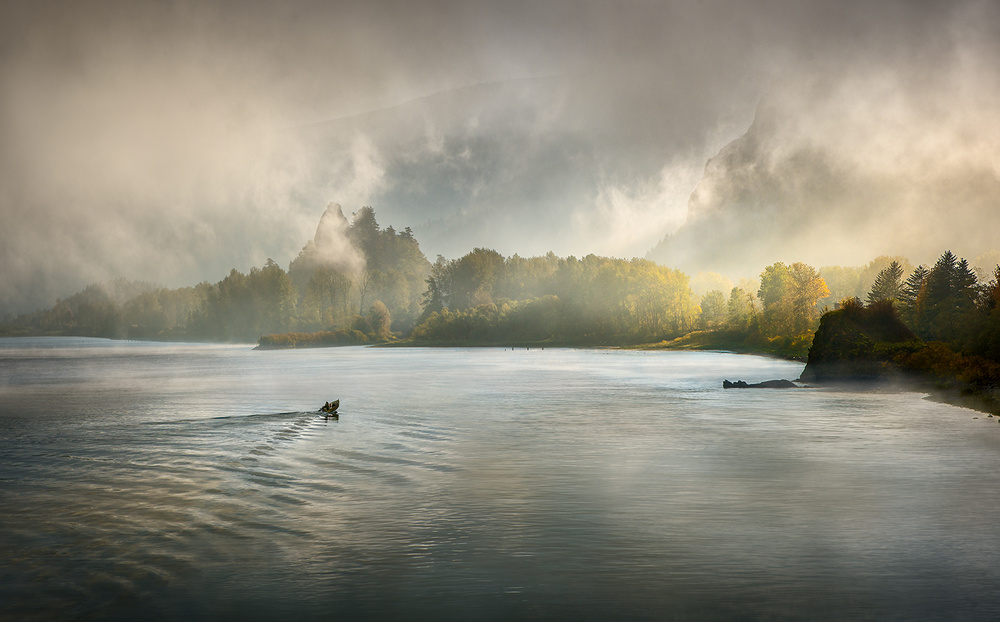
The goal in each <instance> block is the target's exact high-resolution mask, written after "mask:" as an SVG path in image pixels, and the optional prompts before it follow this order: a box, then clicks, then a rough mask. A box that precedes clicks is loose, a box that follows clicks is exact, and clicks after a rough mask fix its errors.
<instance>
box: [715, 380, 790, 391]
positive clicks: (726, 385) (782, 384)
mask: <svg viewBox="0 0 1000 622" xmlns="http://www.w3.org/2000/svg"><path fill="white" fill-rule="evenodd" d="M722 388H723V389H798V388H799V385H797V384H795V383H794V382H792V381H791V380H766V381H764V382H757V383H754V384H749V383H747V382H744V381H743V380H737V381H736V382H729V381H728V380H723V381H722Z"/></svg>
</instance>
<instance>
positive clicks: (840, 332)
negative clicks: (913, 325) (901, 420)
mask: <svg viewBox="0 0 1000 622" xmlns="http://www.w3.org/2000/svg"><path fill="white" fill-rule="evenodd" d="M923 347H924V344H923V342H921V341H920V340H919V339H918V338H917V336H916V335H914V334H913V331H911V330H910V329H909V328H908V327H907V326H906V324H904V323H903V321H902V320H900V319H899V316H898V315H896V311H895V309H894V308H893V306H892V304H890V303H880V304H875V305H872V306H870V307H864V306H862V305H861V304H860V303H856V304H846V305H845V306H843V307H842V308H840V309H838V310H836V311H830V312H828V313H825V314H824V315H823V317H822V318H821V319H820V322H819V329H818V330H817V331H816V335H815V336H814V337H813V343H812V347H810V348H809V358H808V360H807V362H806V367H805V369H804V370H803V371H802V376H801V377H800V378H799V380H801V381H803V382H857V381H878V380H888V379H894V378H898V377H900V376H901V375H903V371H902V369H901V367H900V366H899V365H898V364H897V361H898V360H899V359H900V358H901V357H905V356H906V355H908V354H911V353H913V352H916V351H917V350H920V349H921V348H923Z"/></svg>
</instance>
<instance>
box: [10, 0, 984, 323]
mask: <svg viewBox="0 0 1000 622" xmlns="http://www.w3.org/2000/svg"><path fill="white" fill-rule="evenodd" d="M998 47H1000V7H998V5H997V3H995V2H968V1H966V2H961V1H960V2H951V3H940V2H919V1H906V2H895V1H892V0H887V1H882V2H875V3H872V2H851V1H846V2H845V1H837V2H805V1H794V2H793V1H765V2H713V1H711V0H705V1H701V2H694V1H683V2H653V1H645V0H621V1H614V2H612V1H610V0H608V1H585V0H573V1H570V0H537V1H534V2H517V1H505V2H474V1H473V2H442V1H421V0H411V1H406V2H379V1H367V2H302V1H298V2H297V1H291V2H256V3H255V2H222V1H214V2H213V1H206V2H195V1H192V2H170V1H163V2H94V1H87V0H83V1H73V2H50V1H45V0H41V1H37V2H17V1H14V2H5V3H3V5H2V8H0V222H2V227H0V259H2V261H3V271H2V273H0V313H20V312H24V311H30V310H32V309H35V308H39V307H47V306H50V305H51V304H52V303H53V302H54V301H55V298H56V297H57V296H67V295H70V294H72V293H74V292H75V291H78V290H79V289H81V288H82V287H83V286H85V285H87V284H89V283H93V282H100V281H104V280H109V279H113V278H117V277H126V278H130V279H137V280H144V281H150V282H154V283H159V284H162V285H165V286H169V287H177V286H182V285H190V284H194V283H196V282H199V281H202V280H208V281H212V282H214V281H217V280H219V279H221V278H222V277H223V276H225V274H227V273H228V271H229V269H230V268H237V269H240V270H243V271H246V270H248V269H249V268H250V267H251V266H254V265H256V266H260V265H263V263H264V262H265V261H266V259H267V258H273V259H274V260H276V261H277V262H278V263H279V264H281V265H284V266H287V264H288V261H290V260H291V259H292V258H294V256H295V255H296V253H297V252H298V250H299V249H300V248H301V247H302V245H303V244H304V243H305V242H306V240H308V239H311V238H312V235H313V232H314V231H315V228H316V225H317V223H318V221H319V218H320V216H321V215H322V214H323V211H324V210H325V208H326V206H327V204H329V203H331V202H336V203H339V204H341V205H342V206H343V208H344V212H345V213H346V214H347V215H348V216H350V213H351V212H353V211H355V210H357V209H358V208H360V207H362V206H363V205H371V206H372V207H374V208H375V211H376V214H377V217H378V219H379V222H380V224H382V225H383V226H386V225H392V226H394V227H395V228H396V229H402V228H404V227H406V226H410V227H412V228H413V230H414V232H415V234H416V236H417V239H418V240H419V241H420V242H421V245H422V248H423V250H424V252H425V253H426V254H427V255H428V256H429V258H430V259H432V260H433V259H434V257H435V255H437V254H439V253H440V254H444V255H445V256H447V257H450V258H453V257H457V256H460V255H462V254H464V253H465V252H467V251H469V250H471V249H472V248H474V247H479V246H483V247H490V248H495V249H496V250H498V251H500V252H501V253H504V254H505V255H511V254H514V253H518V254H521V255H523V256H526V255H533V254H541V253H544V252H546V251H548V250H552V251H555V252H556V253H557V254H560V255H569V254H575V255H578V256H581V255H585V254H587V253H591V252H593V253H596V254H603V255H611V256H623V257H631V256H643V255H644V254H646V253H647V252H648V251H649V250H650V249H651V248H653V247H654V246H655V245H656V244H657V242H659V241H660V240H661V239H662V238H663V237H664V236H665V235H667V234H669V233H672V232H673V231H676V230H678V229H679V228H683V227H684V225H685V223H686V222H687V221H688V220H689V219H690V218H691V217H692V213H691V209H692V208H691V204H690V203H689V200H690V197H691V195H692V192H693V191H694V190H695V188H696V187H698V186H699V183H701V182H702V178H703V174H704V171H705V164H706V162H707V161H708V160H709V159H710V158H712V157H713V156H715V155H716V154H718V153H719V151H720V150H721V149H723V148H724V147H726V145H727V144H730V143H731V142H732V141H734V140H737V139H739V138H740V137H741V136H742V135H743V134H744V133H745V132H746V131H747V129H748V128H749V127H750V125H751V123H753V120H754V117H755V113H756V111H757V107H758V104H759V102H761V101H762V100H766V101H770V102H773V103H774V106H775V108H777V109H778V110H779V111H780V114H779V115H778V117H779V119H780V124H781V131H780V132H778V133H777V134H776V136H777V138H775V139H774V140H772V141H771V142H770V143H769V144H770V145H771V148H772V151H771V153H770V155H769V157H771V156H774V157H780V156H781V154H782V153H797V152H800V151H801V150H802V148H803V146H807V147H816V149H818V150H819V151H821V152H823V154H825V155H823V156H822V157H827V158H829V159H830V161H833V162H848V163H849V165H850V167H853V168H854V169H858V168H859V167H860V168H864V169H865V170H870V171H874V172H875V173H873V174H877V175H881V176H883V177H884V178H885V179H893V180H896V182H894V183H896V186H895V187H894V188H895V189H894V190H893V192H894V193H895V194H893V192H890V193H889V194H887V195H886V196H891V197H896V196H897V195H899V196H902V195H901V194H900V193H901V192H902V190H900V187H901V185H905V184H908V183H910V182H911V181H912V180H913V179H917V178H919V179H923V178H925V177H926V175H925V173H926V172H927V171H929V170H936V169H937V168H938V167H940V166H942V165H943V166H945V167H946V168H947V167H952V168H953V169H954V170H961V171H967V169H968V167H970V166H971V167H973V168H975V171H976V172H975V174H976V175H980V176H985V177H986V178H987V179H988V180H992V179H993V178H995V177H997V176H998V175H1000V155H998V149H1000V135H998V133H1000V131H998V127H1000V121H997V120H998V119H1000V115H998V114H997V113H998V112H1000V103H998V102H1000V97H998V95H1000V75H998V63H1000V61H997V60H996V59H998V58H1000V49H998ZM775 154H777V155H775ZM962 174H965V173H964V172H963V173H962ZM970 174H971V173H970ZM880 179H881V177H880ZM960 179H964V178H963V177H962V175H959V174H956V175H954V176H952V177H949V178H948V183H952V184H956V183H960V182H959V181H956V180H960ZM973 185H975V184H973ZM977 187H978V186H977ZM984 187H988V188H992V186H991V185H990V184H989V183H987V184H986V185H985V186H984ZM919 189H920V187H918V190H919ZM910 192H911V194H912V192H913V190H912V189H911V190H910ZM705 193H706V190H705V188H704V187H702V191H701V195H702V196H705ZM897 202H898V203H900V204H902V203H905V202H906V201H902V199H900V200H899V201H897V200H896V199H895V198H893V199H892V200H890V201H887V202H885V203H884V204H883V206H882V207H883V208H884V207H885V205H890V204H893V205H894V204H895V203H897ZM981 203H982V205H984V206H986V207H976V208H975V209H976V210H986V211H985V212H983V213H982V214H981V215H982V216H983V217H984V218H986V219H987V223H989V224H991V223H992V222H993V221H991V220H989V218H992V217H994V215H995V212H997V211H1000V209H993V208H991V207H989V205H990V203H989V202H988V201H987V202H981ZM921 205H922V203H921V202H920V201H917V200H913V201H909V202H908V203H907V206H908V207H907V209H909V210H910V211H909V212H908V213H909V214H910V215H911V216H912V214H914V213H919V210H920V209H924V208H922V207H921ZM977 205H980V203H977ZM993 205H996V204H995V203H994V204H993ZM696 207H697V206H696ZM804 209H807V210H808V205H807V207H806V208H804ZM886 209H888V208H886ZM926 209H932V208H929V207H928V208H926ZM989 210H992V211H989ZM977 214H979V212H978V211H977ZM907 235H909V236H910V237H911V238H912V237H914V236H919V235H921V233H920V231H911V232H909V233H907ZM955 235H956V236H958V235H960V232H955ZM883 237H884V236H883ZM878 239H879V238H878V236H868V237H867V238H866V241H868V242H871V240H875V241H877V240H878ZM707 247H709V248H710V247H711V243H708V244H707ZM880 251H881V249H875V248H872V249H868V248H865V249H863V250H853V251H851V252H848V251H847V250H845V251H844V252H843V253H842V254H841V255H838V254H837V253H827V254H825V255H824V256H823V258H824V259H828V260H837V259H839V260H841V261H844V262H850V261H854V262H859V263H864V261H863V260H861V257H862V256H863V255H864V254H865V253H867V256H868V257H872V256H875V255H877V254H880ZM702 254H703V255H704V254H705V253H704V252H703V253H702ZM797 259H798V258H794V257H790V258H789V260H790V261H794V260H797ZM802 259H809V258H802ZM921 259H922V258H921ZM760 268H762V266H761V267H760ZM754 269H759V268H758V267H755V268H754Z"/></svg>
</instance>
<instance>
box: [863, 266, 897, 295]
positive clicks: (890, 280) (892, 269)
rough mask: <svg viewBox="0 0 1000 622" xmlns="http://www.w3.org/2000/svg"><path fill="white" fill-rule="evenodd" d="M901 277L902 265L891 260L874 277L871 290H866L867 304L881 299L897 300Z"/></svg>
mask: <svg viewBox="0 0 1000 622" xmlns="http://www.w3.org/2000/svg"><path fill="white" fill-rule="evenodd" d="M902 277H903V266H901V265H900V264H899V262H898V261H895V260H893V261H892V263H890V264H889V265H888V266H886V267H885V268H883V269H882V271H881V272H879V273H878V276H876V277H875V282H874V283H873V284H872V288H871V291H869V292H868V300H867V302H868V304H869V305H871V304H874V303H876V302H879V301H882V300H888V301H890V302H895V301H896V300H898V299H899V296H900V290H901V289H902V282H901V279H902Z"/></svg>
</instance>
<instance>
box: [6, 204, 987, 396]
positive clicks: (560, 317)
mask: <svg viewBox="0 0 1000 622" xmlns="http://www.w3.org/2000/svg"><path fill="white" fill-rule="evenodd" d="M998 279H1000V267H998V268H997V271H996V272H995V273H994V274H992V281H989V282H980V278H979V276H978V275H977V274H976V272H975V271H974V270H973V268H972V267H971V266H970V265H969V262H967V261H965V260H964V259H959V258H957V257H956V256H955V255H954V254H952V253H951V252H950V251H949V252H946V253H945V254H944V255H942V256H941V258H940V259H939V260H938V262H937V263H936V264H935V265H933V266H930V267H925V266H917V267H913V266H912V265H911V264H910V263H909V261H908V260H907V259H906V258H903V257H879V258H877V259H875V260H873V261H872V262H870V263H869V264H867V265H865V266H860V267H853V268H852V267H839V266H824V267H822V268H820V269H818V270H817V269H815V268H813V267H812V266H809V265H806V264H804V263H800V262H795V263H790V264H785V263H780V262H779V263H774V264H771V265H770V266H766V267H763V269H762V271H761V272H760V274H759V279H758V280H756V281H749V280H746V279H744V280H743V281H741V282H740V283H739V284H735V285H734V284H733V283H732V282H731V281H729V280H728V279H726V278H725V277H724V276H722V275H718V274H714V273H699V274H697V275H696V276H695V278H694V279H692V278H691V277H689V276H688V275H687V274H685V273H683V272H681V271H679V270H675V269H671V268H667V267H664V266H660V265H657V264H655V263H653V262H651V261H648V260H644V259H631V260H625V259H617V258H609V257H598V256H595V255H588V256H586V257H583V258H577V257H572V256H571V257H557V256H556V255H554V254H553V253H549V254H547V255H544V256H539V257H527V258H525V257H520V256H518V255H513V256H510V257H505V256H503V255H502V254H500V253H499V252H497V251H495V250H491V249H484V248H476V249H474V250H472V251H471V252H469V253H467V254H466V255H465V256H463V257H460V258H458V259H453V260H448V259H445V258H443V257H440V256H439V257H438V258H437V260H436V261H435V262H434V263H433V264H432V263H430V262H429V261H428V260H427V259H426V257H425V256H424V255H423V253H422V252H421V250H420V246H419V244H418V243H417V240H416V239H415V237H414V235H413V232H412V231H410V229H409V228H406V229H404V230H403V231H401V232H397V231H396V230H394V229H393V228H392V227H387V228H385V229H383V228H381V227H380V226H379V224H378V222H377V220H376V218H375V212H374V211H373V210H372V209H371V208H369V207H365V208H362V209H361V210H359V211H358V212H357V213H355V214H354V215H353V219H352V220H351V221H350V222H348V220H347V219H346V218H345V217H344V215H343V213H342V211H341V210H340V207H339V206H335V205H331V206H330V208H328V209H327V212H326V213H325V214H324V215H323V219H322V220H321V222H320V226H319V228H318V229H317V233H316V236H315V237H314V239H313V240H310V241H309V242H308V243H307V244H306V245H305V247H304V248H303V249H302V251H301V252H300V253H299V254H298V256H297V257H296V258H295V259H293V260H292V261H291V262H290V263H289V267H288V269H287V270H285V269H283V268H282V267H281V266H280V265H278V264H277V263H276V262H274V261H272V260H270V259H269V260H267V262H265V264H264V266H263V267H261V268H257V267H254V268H251V269H250V270H249V272H247V273H242V272H240V271H238V270H235V269H234V270H232V271H231V272H230V273H229V275H227V276H226V277H225V278H223V279H222V280H221V281H219V282H217V283H214V284H213V283H208V282H203V283H199V284H198V285H195V286H192V287H181V288H177V289H168V288H162V287H157V286H154V285H152V284H149V283H141V282H131V281H126V280H123V279H120V280H117V281H113V282H110V283H107V284H104V285H92V286H90V287H87V288H85V289H84V290H83V291H81V292H79V293H77V294H75V295H73V296H70V297H68V298H66V299H64V300H58V301H56V304H55V305H54V306H53V307H52V308H50V309H47V310H41V311H37V312H35V313H30V314H25V315H22V316H19V317H16V318H8V320H7V321H6V322H5V323H4V324H3V325H0V335H5V336H12V335H38V334H50V335H81V336H100V337H111V338H129V339H160V340H200V341H230V342H256V343H257V344H258V345H259V347H261V348H265V349H267V348H301V347H326V346H334V345H351V344H373V343H386V342H396V343H402V344H413V345H503V346H507V345H589V346H629V347H649V348H671V349H720V350H731V351H736V352H754V353H763V354H769V355H774V356H781V357H787V358H795V359H799V360H806V358H807V355H808V354H809V353H810V348H811V347H812V348H813V351H814V352H815V354H816V356H820V355H821V354H822V353H823V352H826V353H827V354H826V355H830V354H831V353H834V354H833V356H834V357H835V358H836V357H837V356H839V357H841V358H842V359H844V360H845V361H853V363H852V364H854V365H856V368H855V371H856V372H858V371H859V370H861V369H862V368H864V369H868V368H871V365H870V364H871V363H874V364H876V365H875V367H879V366H881V368H885V367H886V366H889V365H891V366H893V369H895V370H897V371H898V370H904V371H909V372H912V373H915V374H920V375H922V376H923V377H928V378H929V377H931V376H933V377H936V378H938V379H939V381H940V382H944V379H952V380H955V381H956V382H958V383H959V384H961V385H962V386H976V387H985V386H990V385H991V383H992V385H997V384H1000V376H998V375H997V374H996V372H995V370H994V367H993V366H992V363H991V362H996V361H1000V310H998V304H1000V289H998V286H997V280H998ZM696 291H698V293H697V294H696V293H695V292H696ZM824 312H826V315H824ZM890 315H891V316H892V317H893V318H895V319H893V320H892V322H898V323H899V324H900V325H901V326H903V327H905V329H906V331H909V332H908V333H907V335H912V337H910V336H907V338H906V339H902V340H893V339H888V338H886V337H885V334H884V333H879V332H878V331H877V330H875V332H872V330H874V329H873V327H876V328H877V325H879V323H880V322H889V320H886V319H885V318H887V317H889V316H890ZM821 317H822V318H823V319H822V321H821ZM838 318H839V319H838ZM880 318H881V319H880ZM890 323H891V322H890ZM824 326H826V327H827V329H828V330H833V327H839V328H837V330H840V332H841V333H843V335H842V337H843V338H841V339H839V340H837V339H833V340H829V339H827V336H824V335H825V333H824V332H823V331H824ZM859 326H864V327H865V328H863V329H859V328H858V327H859ZM845 327H847V328H845ZM851 327H853V328H851ZM883 328H884V327H883ZM817 329H820V332H819V333H817ZM834 332H836V331H834ZM817 334H818V335H821V336H823V340H824V341H823V344H821V347H818V348H817V347H816V343H815V337H814V336H815V335H817ZM831 334H833V333H831ZM899 334H902V333H901V332H900V333H899ZM844 335H847V336H849V338H848V337H844ZM824 348H826V350H824ZM826 355H824V356H826ZM816 360H819V359H816ZM862 360H864V361H866V362H864V363H862ZM865 365H868V367H865ZM859 373H860V372H859Z"/></svg>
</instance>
